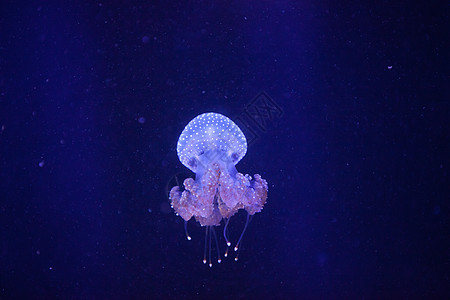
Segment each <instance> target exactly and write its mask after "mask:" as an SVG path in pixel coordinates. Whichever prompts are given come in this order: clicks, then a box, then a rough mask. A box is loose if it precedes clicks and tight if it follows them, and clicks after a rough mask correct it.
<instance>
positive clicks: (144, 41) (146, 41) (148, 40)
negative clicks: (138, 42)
mask: <svg viewBox="0 0 450 300" xmlns="http://www.w3.org/2000/svg"><path fill="white" fill-rule="evenodd" d="M142 42H143V43H144V44H147V43H148V42H150V38H149V37H148V36H143V37H142Z"/></svg>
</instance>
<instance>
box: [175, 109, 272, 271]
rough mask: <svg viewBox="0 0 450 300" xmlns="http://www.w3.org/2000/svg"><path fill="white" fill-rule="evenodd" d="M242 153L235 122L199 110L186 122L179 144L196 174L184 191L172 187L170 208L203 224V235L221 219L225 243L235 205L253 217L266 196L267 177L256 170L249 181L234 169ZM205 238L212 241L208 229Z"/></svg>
mask: <svg viewBox="0 0 450 300" xmlns="http://www.w3.org/2000/svg"><path fill="white" fill-rule="evenodd" d="M246 152H247V140H246V139H245V136H244V134H243V133H242V131H241V130H240V129H239V127H238V126H237V125H236V124H235V123H233V121H231V120H230V119H228V118H227V117H225V116H223V115H221V114H217V113H205V114H201V115H199V116H197V117H196V118H194V119H193V120H192V121H191V122H189V124H188V125H187V126H186V127H185V128H184V130H183V132H182V133H181V135H180V138H179V140H178V145H177V153H178V157H179V159H180V161H181V163H182V164H183V165H185V166H186V167H187V168H189V169H190V170H192V171H193V172H195V174H196V178H195V180H194V179H192V178H187V179H186V180H185V181H184V188H185V190H184V191H183V192H181V190H180V187H178V186H175V187H173V188H172V190H171V191H170V199H171V204H172V207H173V209H174V210H175V212H176V213H177V214H178V215H179V216H181V217H182V218H183V219H184V220H185V221H188V220H190V219H191V218H192V217H194V218H195V219H196V220H197V221H198V222H199V223H200V224H201V225H202V226H207V228H206V235H207V236H208V230H209V231H210V232H212V234H213V235H214V236H215V233H214V229H213V228H212V227H211V226H219V225H220V222H221V220H222V219H223V218H225V219H226V220H227V223H226V226H225V230H224V236H225V239H226V241H227V244H228V246H229V245H230V243H229V242H228V239H227V234H226V227H227V225H228V221H229V218H230V217H231V216H233V215H234V214H235V213H236V212H237V211H238V210H239V209H245V210H246V211H247V212H248V216H253V215H254V214H255V213H257V212H260V211H261V210H262V208H263V206H264V204H265V203H266V199H267V190H268V186H267V182H266V180H264V179H262V178H261V176H260V175H258V174H255V175H254V178H253V179H252V177H251V176H249V175H248V174H246V175H244V174H241V173H239V172H237V170H236V168H235V165H236V164H237V163H238V162H239V161H240V160H241V159H242V158H243V157H244V155H245V153H246ZM248 216H247V223H246V226H245V227H244V231H245V228H246V227H247V224H248V220H249V218H248ZM210 227H211V228H210ZM244 231H243V232H242V234H241V238H242V235H243V233H244ZM187 236H188V235H187ZM209 236H210V237H209V238H210V244H211V233H210V235H209ZM241 238H240V239H239V241H238V243H237V245H236V247H235V250H237V248H238V245H239V242H240V240H241ZM188 239H190V237H189V236H188ZM205 245H206V241H205ZM205 248H206V246H205ZM205 252H206V250H205ZM219 261H220V258H219ZM204 262H206V259H204ZM210 265H211V263H210Z"/></svg>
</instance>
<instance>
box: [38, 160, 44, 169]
mask: <svg viewBox="0 0 450 300" xmlns="http://www.w3.org/2000/svg"><path fill="white" fill-rule="evenodd" d="M44 165H45V161H44V160H42V161H40V162H39V167H41V168H42V167H43V166H44Z"/></svg>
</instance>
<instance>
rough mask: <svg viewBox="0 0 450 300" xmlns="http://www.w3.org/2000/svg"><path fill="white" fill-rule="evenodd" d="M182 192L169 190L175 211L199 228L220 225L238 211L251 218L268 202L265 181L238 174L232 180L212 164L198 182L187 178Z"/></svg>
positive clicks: (258, 177) (227, 174)
mask: <svg viewBox="0 0 450 300" xmlns="http://www.w3.org/2000/svg"><path fill="white" fill-rule="evenodd" d="M184 188H185V190H184V191H183V192H181V190H180V188H179V187H178V186H175V187H173V188H172V190H171V191H170V199H171V202H172V207H173V209H174V210H175V212H176V213H177V214H178V215H180V216H181V217H182V218H183V219H184V220H186V221H188V220H189V219H190V218H191V217H192V216H194V217H195V219H196V220H197V221H198V222H200V224H201V225H202V226H210V225H219V224H220V221H221V220H222V218H229V217H231V216H233V215H234V214H235V213H236V212H237V211H238V210H239V209H245V210H246V211H247V212H248V213H249V214H250V215H254V214H255V213H257V212H260V211H261V210H262V209H263V207H264V204H265V203H266V200H267V191H268V185H267V181H266V180H264V179H263V178H261V176H260V175H258V174H255V176H254V178H253V179H252V177H251V176H249V175H247V174H246V175H243V174H241V173H237V174H236V176H235V177H233V176H232V175H230V173H229V172H228V171H227V170H224V169H223V168H221V167H220V165H219V164H218V163H212V164H211V165H210V166H209V168H208V169H207V170H206V171H205V173H204V174H203V176H202V177H201V179H200V180H199V181H195V180H194V179H192V178H187V179H186V180H185V181H184Z"/></svg>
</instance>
